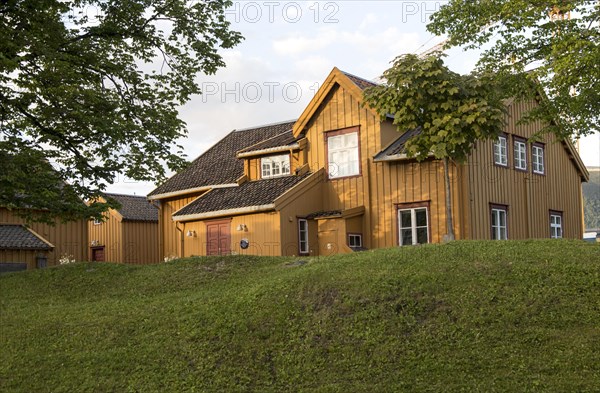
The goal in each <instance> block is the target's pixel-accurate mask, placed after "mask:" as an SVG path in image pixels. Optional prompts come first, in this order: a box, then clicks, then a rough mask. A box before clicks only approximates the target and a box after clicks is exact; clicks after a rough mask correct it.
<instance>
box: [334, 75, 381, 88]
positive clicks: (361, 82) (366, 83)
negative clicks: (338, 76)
mask: <svg viewBox="0 0 600 393" xmlns="http://www.w3.org/2000/svg"><path fill="white" fill-rule="evenodd" d="M342 72H343V73H344V75H346V76H347V77H348V79H350V80H351V81H352V82H353V83H354V84H355V85H356V86H358V87H359V88H360V89H361V90H364V89H366V88H367V87H373V86H377V83H375V82H371V81H370V80H367V79H364V78H361V77H359V76H356V75H352V74H349V73H347V72H344V71H342Z"/></svg>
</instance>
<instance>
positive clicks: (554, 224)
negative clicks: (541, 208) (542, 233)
mask: <svg viewBox="0 0 600 393" xmlns="http://www.w3.org/2000/svg"><path fill="white" fill-rule="evenodd" d="M550 237H551V238H552V239H560V238H562V237H563V227H562V212H558V211H550Z"/></svg>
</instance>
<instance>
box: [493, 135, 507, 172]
mask: <svg viewBox="0 0 600 393" xmlns="http://www.w3.org/2000/svg"><path fill="white" fill-rule="evenodd" d="M494 163H496V164H497V165H502V166H507V165H508V152H507V150H506V136H504V135H500V136H499V137H498V139H496V140H495V141H494Z"/></svg>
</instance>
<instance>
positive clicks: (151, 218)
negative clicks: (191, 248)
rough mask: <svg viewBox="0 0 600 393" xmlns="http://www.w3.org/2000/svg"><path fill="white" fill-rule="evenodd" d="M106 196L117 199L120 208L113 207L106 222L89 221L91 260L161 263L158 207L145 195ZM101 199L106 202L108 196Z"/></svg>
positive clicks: (107, 215) (105, 219) (107, 214)
mask: <svg viewBox="0 0 600 393" xmlns="http://www.w3.org/2000/svg"><path fill="white" fill-rule="evenodd" d="M105 196H106V198H111V199H115V200H116V201H117V202H119V204H120V205H121V208H120V209H118V210H116V209H110V210H109V211H108V212H107V213H106V214H105V218H104V220H103V221H99V220H91V221H89V223H88V227H89V228H88V233H89V242H88V243H89V259H90V260H91V261H99V262H119V263H135V264H148V263H156V262H159V261H160V258H159V256H158V243H157V239H158V209H157V208H156V206H154V205H153V204H152V203H150V202H149V201H148V200H147V199H146V198H145V197H142V196H135V195H122V194H105ZM101 200H102V201H103V202H105V201H106V199H105V198H101Z"/></svg>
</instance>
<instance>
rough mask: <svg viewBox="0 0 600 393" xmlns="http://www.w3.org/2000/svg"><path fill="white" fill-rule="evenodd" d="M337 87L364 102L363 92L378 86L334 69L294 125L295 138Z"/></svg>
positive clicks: (376, 114)
mask: <svg viewBox="0 0 600 393" xmlns="http://www.w3.org/2000/svg"><path fill="white" fill-rule="evenodd" d="M336 85H339V86H341V87H343V88H344V90H346V91H348V92H349V93H350V94H351V95H352V96H353V97H354V98H356V99H357V100H358V101H359V102H362V99H363V90H364V89H366V88H367V87H371V86H376V85H377V84H376V83H374V82H371V81H368V80H366V79H363V78H360V77H358V76H356V75H352V74H349V73H347V72H343V71H340V70H339V69H338V68H337V67H333V70H331V72H330V73H329V75H328V76H327V78H326V79H325V81H324V82H323V84H322V85H321V87H320V88H319V90H318V91H317V93H316V94H315V96H314V97H313V98H312V100H310V102H309V103H308V105H307V106H306V108H305V109H304V111H303V112H302V115H301V116H300V117H299V118H298V120H297V121H296V123H295V124H294V130H293V131H294V136H295V137H298V136H300V135H301V134H302V133H303V131H304V128H305V127H306V125H307V124H308V122H309V121H310V119H311V118H312V117H313V115H314V114H315V113H316V111H317V109H319V106H321V104H322V103H323V101H324V100H325V98H326V97H327V95H328V94H329V92H330V91H331V89H333V88H334V87H335V86H336ZM366 108H367V109H368V110H370V111H372V112H373V114H375V116H379V114H378V113H377V112H376V111H375V110H374V109H372V108H371V107H369V106H367V107H366Z"/></svg>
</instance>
